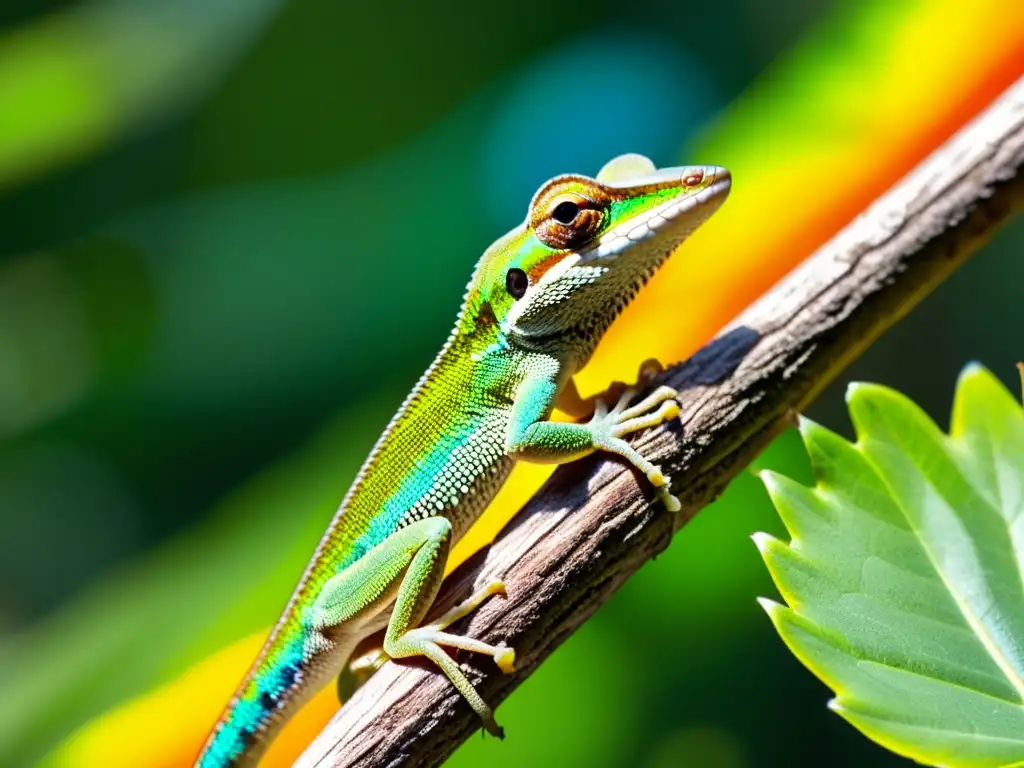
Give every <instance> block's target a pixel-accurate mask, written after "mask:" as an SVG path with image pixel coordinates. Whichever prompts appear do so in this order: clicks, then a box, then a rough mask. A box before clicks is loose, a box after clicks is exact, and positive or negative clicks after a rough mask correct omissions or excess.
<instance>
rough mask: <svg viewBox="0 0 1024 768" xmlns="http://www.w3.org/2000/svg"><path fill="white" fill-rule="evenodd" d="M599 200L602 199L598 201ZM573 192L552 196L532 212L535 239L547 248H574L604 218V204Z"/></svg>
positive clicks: (580, 244)
mask: <svg viewBox="0 0 1024 768" xmlns="http://www.w3.org/2000/svg"><path fill="white" fill-rule="evenodd" d="M601 202H603V201H601ZM601 202H594V201H592V200H589V199H587V198H586V197H583V196H582V195H579V194H576V193H574V192H563V193H562V194H558V195H554V196H553V197H552V198H551V199H550V200H548V201H547V205H545V206H543V208H539V209H538V210H537V211H536V212H535V213H534V214H533V218H534V222H535V223H534V231H535V232H536V234H537V239H538V240H540V241H541V242H542V243H544V245H546V246H548V247H549V248H557V249H565V248H578V247H580V246H582V245H584V244H585V243H587V242H589V241H590V240H591V239H593V237H594V235H596V234H597V233H598V231H600V229H601V225H602V223H603V221H604V206H603V205H602V204H601Z"/></svg>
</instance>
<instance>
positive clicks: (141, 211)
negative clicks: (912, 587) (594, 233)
mask: <svg viewBox="0 0 1024 768" xmlns="http://www.w3.org/2000/svg"><path fill="white" fill-rule="evenodd" d="M214 6H216V9H214ZM172 8H173V10H172ZM830 10H831V3H821V2H818V1H817V0H793V1H792V2H787V3H785V4H764V3H755V2H747V1H745V0H723V1H722V2H718V3H700V4H675V5H666V4H664V3H660V2H656V1H655V0H637V1H636V2H632V3H630V4H628V6H627V5H624V4H619V3H615V2H612V1H611V0H596V2H593V3H590V4H588V5H587V6H585V7H581V6H580V5H579V3H575V2H566V1H565V0H555V1H554V2H552V0H544V1H543V2H542V1H541V0H524V1H523V2H520V3H516V4H505V5H501V4H482V3H474V2H470V0H453V2H450V3H446V4H445V5H444V7H443V9H442V8H439V7H437V6H435V5H433V4H417V3H412V2H404V3H399V2H384V3H372V4H366V3H364V4H351V3H338V2H336V0H293V2H291V3H287V4H280V7H278V4H275V3H271V2H269V0H262V1H261V2H255V1H253V0H250V1H249V2H242V0H232V2H225V3H214V4H210V3H203V2H200V1H199V0H192V1H191V2H182V3H175V4H174V5H173V6H171V5H167V6H164V5H162V4H159V3H151V2H145V1H144V0H137V1H136V2H130V1H129V0H117V1H115V0H107V1H106V2H102V1H98V2H91V3H90V2H82V3H74V4H71V3H60V2H54V1H52V0H51V1H50V2H45V3H42V2H30V1H28V0H21V2H19V3H15V4H11V5H6V6H5V8H4V9H2V10H0V22H3V23H4V24H5V25H6V26H5V27H3V28H2V29H0V231H2V232H3V236H2V237H0V441H2V442H0V632H3V633H4V634H3V635H2V636H0V670H3V677H2V679H0V763H2V764H4V765H24V764H28V763H30V762H31V761H32V760H34V759H35V758H36V757H38V756H39V755H40V754H41V753H42V752H43V751H44V750H45V749H46V748H47V747H49V746H51V745H52V744H53V743H54V742H55V740H56V739H58V738H60V737H61V736H63V735H64V734H66V733H67V732H68V730H69V729H71V728H73V727H74V726H76V725H77V724H80V723H81V722H83V721H84V720H85V719H86V718H88V717H90V716H92V715H94V714H96V713H97V712H99V711H102V710H103V709H104V708H106V707H108V706H110V705H112V704H114V703H116V702H118V701H121V700H122V699H123V698H124V697H126V696H130V695H132V694H135V693H139V692H141V691H144V690H146V689H147V688H149V687H150V686H152V685H154V684H156V683H158V682H161V681H165V680H167V679H170V678H171V677H173V676H174V675H175V674H177V673H178V672H180V670H181V669H182V668H183V666H184V665H185V664H187V663H190V662H193V661H195V660H197V659H199V658H202V656H203V655H204V654H206V653H208V652H210V651H211V650H213V649H215V648H217V647H219V646H220V645H221V644H223V643H224V642H226V641H228V640H230V639H233V638H237V637H239V636H240V635H242V634H243V633H245V632H247V631H250V630H253V629H255V628H257V627H259V626H263V625H265V624H267V623H269V622H270V621H271V620H272V619H273V618H274V617H275V615H276V613H277V611H278V609H279V607H280V605H281V604H282V602H283V600H284V598H285V596H286V595H287V592H288V590H289V589H290V587H291V585H292V582H293V580H294V578H295V575H296V574H297V573H298V572H299V569H300V568H301V566H302V564H303V563H304V562H305V560H306V558H307V557H308V553H309V552H310V551H311V549H312V545H313V542H314V541H315V540H316V539H317V538H318V536H319V534H320V532H321V531H322V528H323V525H324V523H325V521H326V520H327V519H328V518H329V517H330V515H331V514H332V513H333V511H334V507H335V505H336V503H337V500H338V498H339V496H340V494H341V492H342V491H343V490H344V488H345V487H346V486H347V483H348V482H349V480H350V479H351V477H352V476H353V474H354V472H355V471H356V468H357V466H358V464H359V462H360V461H361V460H362V458H363V457H364V455H365V453H366V451H367V450H368V449H369V447H370V445H371V444H372V443H373V441H374V440H375V438H376V436H377V434H378V432H379V430H380V429H381V428H382V427H383V425H384V424H385V423H386V421H387V419H388V417H389V416H390V413H391V412H392V410H393V408H394V407H395V405H396V404H397V403H398V402H399V401H400V399H401V397H402V394H403V393H404V392H405V391H406V390H407V389H408V387H409V386H410V385H411V383H412V382H413V381H414V380H415V379H416V377H417V376H418V375H419V373H420V372H421V371H422V369H423V368H424V367H425V365H426V364H427V363H428V362H429V360H430V358H431V357H432V356H433V354H434V352H435V351H436V348H437V346H438V345H439V344H440V342H441V341H442V340H443V339H444V338H445V336H446V335H447V332H448V326H449V324H450V322H451V320H452V317H453V315H454V311H455V307H456V305H457V303H458V300H459V297H460V295H461V291H462V289H463V286H464V283H465V280H466V278H467V276H468V274H469V269H470V267H471V265H472V263H473V262H474V261H475V259H476V257H477V255H478V253H479V252H480V251H481V249H482V248H483V247H485V246H486V245H487V244H488V243H489V242H490V241H491V240H492V239H493V238H494V237H495V236H496V235H497V234H499V233H500V232H503V231H504V230H505V229H507V228H508V227H509V226H511V225H512V224H514V223H515V222H516V221H517V220H518V219H519V218H520V217H521V214H522V210H523V208H524V206H525V203H526V201H527V200H528V199H529V196H530V195H531V194H532V192H533V191H534V189H535V187H536V186H537V185H538V184H539V183H540V182H541V181H542V180H544V179H545V178H547V177H548V176H550V175H552V174H554V173H558V172H563V171H570V170H576V171H584V172H593V171H594V170H596V169H597V168H598V167H599V166H600V165H601V163H603V162H604V160H606V159H607V158H608V157H610V156H612V155H615V154H618V153H620V152H622V151H624V150H627V149H628V150H630V151H639V152H644V153H646V154H649V155H651V156H652V157H655V158H661V159H663V160H665V159H671V158H677V157H681V156H684V155H685V156H693V157H694V159H698V160H701V159H702V160H706V161H709V162H712V161H722V162H728V158H702V157H696V155H695V145H694V144H693V143H692V142H691V139H693V138H694V137H697V136H699V135H700V131H701V129H702V126H703V125H705V124H706V123H707V121H708V119H709V118H710V117H711V116H712V115H713V114H714V113H715V112H716V111H717V110H718V109H719V108H721V107H722V106H723V105H725V104H726V103H728V102H729V101H730V100H732V99H733V98H734V97H735V96H736V95H737V94H738V93H739V92H740V90H741V89H742V88H743V87H744V86H745V85H747V84H748V83H749V81H750V80H751V79H752V78H753V77H754V76H755V75H756V74H757V73H759V72H761V71H762V70H763V69H764V68H765V67H766V66H767V65H768V64H769V63H770V62H771V61H772V60H773V59H774V58H775V57H776V56H777V55H778V54H779V53H780V52H781V51H783V50H786V49H787V48H789V47H790V46H792V45H793V44H794V43H795V42H796V41H798V40H800V39H801V37H802V36H803V35H805V34H806V32H807V30H809V29H812V28H813V27H814V26H815V25H816V24H819V23H821V22H822V20H827V19H828V17H829V13H830ZM581 116H583V117H581ZM583 118H589V119H587V120H586V125H585V127H586V130H585V131H581V130H580V121H581V119H583ZM1022 243H1024V227H1022V226H1021V225H1020V224H1018V225H1016V226H1015V227H1013V228H1011V229H1009V230H1008V231H1007V232H1005V233H1004V234H1003V235H1001V236H1000V238H999V239H998V241H997V242H996V243H995V244H993V246H992V247H991V248H990V249H989V252H988V253H987V254H986V256H985V259H984V262H985V266H984V268H983V269H982V268H981V267H979V266H977V264H971V265H968V267H967V268H966V269H965V270H963V271H962V272H961V273H960V274H958V275H957V276H956V277H955V278H954V279H953V280H951V281H949V283H948V284H947V285H944V286H943V287H942V288H941V289H940V291H939V292H938V293H937V294H936V296H935V297H934V298H933V299H931V300H929V302H927V303H926V304H925V306H924V307H922V309H921V310H919V311H917V312H915V313H914V315H912V316H911V317H910V318H909V319H908V321H907V322H906V324H905V325H904V326H901V328H899V329H897V331H896V332H895V333H893V334H890V335H889V336H888V337H887V338H886V339H885V340H883V342H882V343H880V344H878V345H876V346H875V347H874V348H873V349H872V350H871V351H870V352H869V353H868V355H866V356H865V358H864V359H863V360H862V361H861V363H859V364H858V366H857V367H855V369H854V375H855V376H860V377H864V378H870V379H876V380H885V381H887V382H892V383H895V384H896V385H898V386H899V387H900V388H901V389H903V390H904V391H907V392H910V393H912V394H914V396H915V397H918V398H919V399H920V400H921V401H922V402H923V403H924V404H925V405H926V407H928V408H929V409H934V410H933V413H942V412H944V411H945V400H946V398H947V397H948V393H947V392H946V388H945V386H944V382H945V381H947V380H948V378H949V377H948V376H947V375H946V374H947V373H948V372H949V371H950V370H952V371H955V370H956V369H957V368H959V366H960V365H961V364H962V363H963V361H964V359H965V358H967V357H972V356H978V357H981V358H982V359H985V360H990V361H992V362H991V367H992V368H993V369H994V370H996V371H997V372H999V373H1001V374H1002V373H1005V376H1006V378H1007V380H1009V379H1010V376H1011V375H1012V370H1011V369H1009V367H1008V365H1007V364H1005V363H1004V361H1005V360H1007V359H1008V357H1007V356H1008V355H1011V354H1021V353H1020V350H1019V349H1013V344H1015V343H1017V341H1018V340H1017V339H1015V338H1013V337H1012V334H1008V333H1006V329H1007V328H1011V327H1017V328H1019V327H1021V319H1022V318H1021V314H1022V312H1024V308H1022V306H1021V303H1020V302H1019V297H1017V296H1015V295H1013V294H1015V293H1017V292H1018V291H1017V289H1016V286H1019V285H1020V277H1021V274H1020V273H1021V269H1022V267H1021V265H1020V263H1019V260H1018V259H1016V258H1015V254H1016V253H1018V252H1019V249H1020V246H1021V244H1022ZM924 328H927V330H928V333H929V336H930V337H932V338H943V339H948V343H947V344H945V345H944V346H943V347H942V348H941V349H932V350H929V349H926V348H924V346H923V345H921V344H918V343H915V339H916V337H917V335H918V334H920V333H921V331H922V329H924ZM925 363H928V364H927V365H925ZM894 377H895V378H894ZM932 377H934V379H933V378H932ZM837 404H838V405H837ZM814 412H815V413H817V414H819V418H820V419H821V420H823V421H826V422H829V423H832V424H838V423H841V422H840V421H839V419H840V418H841V417H842V413H843V411H842V410H841V401H840V399H839V396H838V395H837V392H829V393H826V396H825V397H824V398H822V400H821V402H820V403H819V405H818V406H816V409H815V411H814ZM763 462H764V463H766V464H770V465H771V466H773V467H779V468H782V469H783V470H784V471H787V473H790V472H792V473H795V475H796V476H797V477H806V478H809V475H808V474H807V469H806V467H805V466H804V459H803V457H802V449H801V447H800V445H799V442H798V441H797V440H796V438H795V436H793V435H788V436H786V437H784V438H783V439H782V440H781V441H780V443H779V444H777V445H776V446H774V447H773V448H772V449H771V451H769V453H768V454H766V456H765V457H764V459H763ZM755 530H769V531H776V532H780V526H779V524H778V522H777V521H776V519H775V516H774V513H773V512H772V510H771V507H770V504H769V503H768V501H767V497H766V496H765V494H764V492H763V490H762V489H761V488H760V487H759V485H758V484H757V483H756V481H755V480H754V479H753V478H752V477H750V476H743V477H741V478H739V479H738V480H737V481H736V482H735V483H734V484H733V486H732V487H730V489H729V491H728V492H727V493H726V494H725V495H724V496H723V498H722V499H721V500H720V501H719V502H718V503H717V505H716V509H715V510H712V511H709V512H707V513H705V514H703V515H701V516H700V517H699V518H698V519H697V520H696V521H695V522H694V523H693V524H692V526H690V528H688V530H687V531H686V535H685V536H682V537H680V538H679V540H678V541H677V542H676V543H675V544H674V545H673V546H672V547H671V548H670V549H669V551H667V552H666V553H665V554H664V555H662V556H661V557H659V559H658V560H657V561H656V562H653V563H651V564H649V565H648V566H647V567H645V568H644V570H643V571H641V573H640V574H638V575H637V577H636V578H635V579H633V580H632V581H631V582H630V583H629V584H628V585H627V586H626V588H625V589H624V590H622V592H621V593H620V594H618V595H617V596H616V597H615V598H614V599H613V600H612V601H611V603H609V605H608V606H606V607H605V608H604V609H603V610H602V611H601V612H599V614H598V615H597V616H596V617H595V618H594V620H593V621H591V622H589V623H588V624H587V625H586V626H585V627H584V628H583V630H582V631H581V632H579V633H578V634H577V635H575V636H574V637H573V638H572V639H571V640H570V641H569V642H568V643H567V645H566V647H565V649H564V650H562V651H560V652H559V653H557V654H555V656H554V657H553V658H552V659H551V660H550V661H549V662H548V663H547V664H545V665H544V667H543V668H542V669H541V670H539V671H538V673H537V674H536V675H534V676H532V677H531V679H530V680H529V681H528V682H527V683H526V684H525V685H524V686H523V688H522V690H521V691H520V692H519V693H517V695H516V696H514V697H512V698H511V699H510V700H509V701H508V702H507V703H506V704H505V705H504V706H503V707H502V708H501V719H502V722H503V724H504V725H505V726H506V728H507V729H508V730H509V733H510V734H514V735H515V738H510V739H508V740H507V741H506V742H504V743H503V744H501V745H498V744H497V743H496V742H493V741H490V740H489V741H481V740H477V739H473V740H471V741H470V742H469V743H468V744H467V745H466V746H465V747H464V748H463V749H462V750H461V751H460V752H459V753H458V754H457V755H456V756H455V758H453V764H455V765H459V764H460V761H462V763H464V764H478V762H480V761H484V760H486V761H487V762H488V763H494V764H501V763H507V764H517V765H518V764H522V763H523V762H524V761H525V762H529V763H531V764H535V765H556V764H563V763H565V762H573V763H575V762H583V761H584V760H585V759H588V760H589V762H591V763H592V764H595V765H625V764H636V763H642V764H644V765H650V766H663V765H670V764H677V763H678V761H679V760H680V757H679V756H680V755H685V756H686V757H687V759H688V761H689V763H690V764H693V765H715V766H724V767H725V768H729V767H730V766H748V765H749V766H753V765H800V764H809V765H810V764H814V765H816V764H821V763H827V764H830V765H837V766H840V765H851V766H852V765H861V764H864V763H865V762H867V761H871V762H872V764H882V762H883V761H884V760H885V759H886V757H885V756H884V755H881V754H880V751H879V750H877V748H875V747H874V746H872V745H871V744H869V743H868V742H867V741H865V740H864V739H862V738H861V737H859V736H858V735H857V734H856V733H855V732H854V731H853V730H852V729H850V728H849V727H848V726H846V725H845V724H843V723H842V722H841V721H839V719H838V718H836V717H834V716H831V715H829V714H828V713H827V712H826V710H825V708H824V702H825V701H826V699H827V692H826V690H825V689H824V688H823V687H822V686H821V685H820V684H818V683H817V682H816V681H815V680H814V679H813V678H812V677H811V676H810V675H809V674H807V673H806V672H805V671H804V670H803V669H802V668H801V667H800V666H799V664H798V663H797V662H796V661H795V660H794V659H792V658H791V657H790V656H789V654H788V652H787V651H786V650H785V648H784V647H783V646H782V644H781V643H779V642H778V641H777V638H775V637H774V635H773V632H772V629H771V627H770V624H769V622H768V621H767V620H766V619H765V618H764V616H763V615H761V613H760V612H759V609H758V608H757V606H756V605H755V604H754V601H753V596H754V595H755V594H771V586H770V582H769V580H768V578H767V575H766V574H765V573H764V570H763V568H762V566H761V564H760V561H759V558H758V556H757V552H756V550H755V548H754V547H753V546H752V544H750V542H749V541H748V540H747V538H746V537H747V535H749V534H750V533H751V532H753V531H755ZM239 594H244V595H245V597H244V599H243V600H241V601H238V600H237V596H238V595H239ZM225 606H230V608H229V609H228V610H226V611H225V608H224V607H225ZM68 638H74V640H73V642H69V641H68ZM624 666H628V670H623V669H622V668H623V667H624ZM772 697H776V698H777V699H778V701H774V700H772ZM776 704H778V706H776ZM556 729H557V730H556Z"/></svg>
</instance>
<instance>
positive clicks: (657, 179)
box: [579, 165, 732, 263]
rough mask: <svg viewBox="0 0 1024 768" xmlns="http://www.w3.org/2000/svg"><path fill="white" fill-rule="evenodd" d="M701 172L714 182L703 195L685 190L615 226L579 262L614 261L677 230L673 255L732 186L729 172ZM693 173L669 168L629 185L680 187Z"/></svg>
mask: <svg viewBox="0 0 1024 768" xmlns="http://www.w3.org/2000/svg"><path fill="white" fill-rule="evenodd" d="M700 170H702V171H703V172H704V177H705V178H710V183H708V184H707V185H706V186H705V187H704V189H702V190H701V191H700V192H696V193H691V194H686V192H685V188H684V191H681V192H680V194H678V195H676V196H675V197H673V198H671V199H669V200H666V201H665V202H664V203H662V204H661V205H659V206H657V207H655V208H652V209H650V210H648V211H644V212H643V213H641V214H638V215H636V216H634V217H633V218H631V219H629V220H628V221H624V222H622V223H621V224H619V225H618V226H615V227H613V228H612V229H610V230H608V231H607V232H605V233H604V234H602V235H601V237H599V238H598V239H597V241H596V242H595V243H594V244H593V245H591V246H590V247H589V248H587V249H586V250H583V251H581V252H580V254H579V255H580V261H579V263H587V262H596V261H602V260H606V259H613V258H615V257H616V256H618V255H619V254H620V253H622V252H624V251H626V250H629V249H630V248H631V247H632V246H634V245H637V244H639V243H642V242H643V241H644V240H648V239H650V238H652V237H654V236H655V235H656V234H661V233H662V232H663V231H665V230H673V233H672V234H673V236H672V237H671V246H670V247H669V248H668V249H667V252H668V253H671V251H672V250H674V249H675V246H676V245H678V244H679V243H681V242H682V241H683V240H685V239H686V237H687V236H688V235H689V234H690V233H691V232H693V231H694V230H695V229H696V228H697V227H698V226H700V224H702V223H703V222H704V221H705V220H706V219H707V218H708V217H710V216H711V214H712V213H714V212H715V211H716V210H718V207H719V206H720V205H721V204H722V203H723V202H724V201H725V198H726V197H727V196H728V194H729V189H730V187H731V186H732V175H731V174H730V173H729V171H728V170H727V169H725V168H721V167H719V166H713V165H711V166H704V167H703V168H702V169H700ZM693 171H694V169H693V168H692V167H690V168H666V169H664V170H662V171H658V172H657V173H656V174H654V175H651V176H649V177H646V178H643V179H638V180H631V181H630V183H629V186H630V187H638V186H644V185H651V186H664V185H666V184H672V185H676V186H678V185H679V184H680V179H681V178H683V177H684V176H686V175H689V174H691V173H692V172H693ZM666 255H667V254H666Z"/></svg>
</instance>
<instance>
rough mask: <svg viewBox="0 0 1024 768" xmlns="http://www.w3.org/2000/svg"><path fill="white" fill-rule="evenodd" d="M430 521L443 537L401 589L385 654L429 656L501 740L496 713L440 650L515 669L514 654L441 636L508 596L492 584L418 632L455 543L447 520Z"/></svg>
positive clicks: (427, 546) (418, 557) (414, 565)
mask: <svg viewBox="0 0 1024 768" xmlns="http://www.w3.org/2000/svg"><path fill="white" fill-rule="evenodd" d="M428 520H438V521H441V520H443V521H444V525H445V528H444V531H443V535H438V536H435V537H434V538H432V539H431V540H428V541H426V542H424V544H423V546H422V547H421V548H420V549H419V551H417V553H416V554H415V556H414V557H413V559H412V562H411V563H410V564H409V568H408V571H407V572H406V575H405V578H404V579H403V580H402V584H401V586H400V587H399V589H398V595H397V597H396V598H395V606H394V610H393V611H392V613H391V620H390V622H389V623H388V628H387V632H386V633H385V635H384V652H385V653H387V655H388V656H390V657H391V658H393V659H401V658H408V657H410V656H426V657H427V658H428V659H430V660H431V661H433V662H434V663H435V664H437V666H438V667H440V668H441V671H442V672H444V673H445V675H447V676H448V679H449V680H450V681H451V683H452V685H454V686H455V688H456V690H458V692H459V693H461V694H462V696H463V698H465V699H466V701H467V702H468V703H469V705H470V706H471V707H472V708H473V710H474V711H475V712H476V713H477V714H478V715H479V716H480V719H481V720H482V721H483V724H484V728H485V729H486V730H487V732H488V733H490V734H492V735H494V736H497V737H499V738H502V737H503V736H504V732H503V731H502V729H501V727H500V726H499V725H498V724H497V723H496V722H495V720H494V713H493V712H492V711H491V708H490V707H489V706H488V705H487V703H486V702H485V701H484V700H483V698H482V697H481V696H480V694H479V693H477V691H476V688H474V687H473V684H472V683H471V682H470V681H469V679H468V678H467V677H466V675H465V673H463V671H462V670H461V669H460V668H459V665H458V664H456V663H455V660H454V659H453V658H452V657H451V656H449V655H448V654H447V653H445V652H444V650H443V649H442V648H441V646H442V645H446V646H450V647H453V648H461V649H464V650H467V651H473V652H475V653H483V654H486V655H488V656H491V657H493V658H494V660H495V661H496V662H498V663H499V666H502V665H504V666H510V665H511V659H510V658H509V654H510V651H511V649H509V648H503V647H499V646H494V645H488V644H487V643H484V642H481V641H479V640H474V639H473V638H469V637H460V636H458V635H452V634H449V633H447V632H444V631H442V630H443V629H444V628H445V627H447V626H448V624H451V623H452V622H454V621H456V620H457V619H459V618H462V617H463V616H465V615H466V614H467V613H469V612H470V611H472V610H473V609H475V608H476V607H477V606H479V605H480V603H482V602H483V601H484V600H485V599H486V598H487V597H489V596H491V595H493V594H501V593H504V585H503V584H501V583H500V582H496V583H492V584H489V585H487V587H485V588H484V589H483V590H481V591H480V592H477V593H476V594H474V595H473V596H471V597H470V598H469V599H468V600H466V601H465V602H463V603H460V604H459V605H457V606H455V607H454V608H453V609H452V610H450V611H448V612H447V613H446V614H445V615H444V616H442V617H441V618H440V619H439V620H438V621H437V622H434V623H433V624H428V625H426V626H422V627H417V626H416V625H417V624H418V623H419V622H420V621H421V620H422V619H423V617H424V615H425V614H426V612H427V610H428V609H429V608H430V604H431V603H432V602H433V601H434V598H435V597H436V595H437V590H438V587H440V583H441V578H442V577H443V575H444V566H445V561H446V560H447V555H448V546H449V541H450V539H451V524H450V523H448V521H447V520H445V519H444V518H428ZM423 522H424V523H425V522H427V521H426V520H425V521H423ZM439 533H440V532H439ZM499 660H500V661H499Z"/></svg>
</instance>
